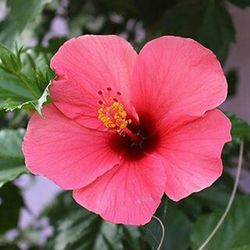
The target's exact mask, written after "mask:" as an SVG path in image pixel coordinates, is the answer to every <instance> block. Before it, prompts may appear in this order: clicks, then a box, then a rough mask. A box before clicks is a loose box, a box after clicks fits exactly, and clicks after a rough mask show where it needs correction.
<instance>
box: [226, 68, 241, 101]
mask: <svg viewBox="0 0 250 250" xmlns="http://www.w3.org/2000/svg"><path fill="white" fill-rule="evenodd" d="M226 77H227V83H228V97H233V96H235V95H236V94H237V87H238V82H239V75H238V72H237V71H236V70H235V69H231V70H229V71H228V72H227V74H226Z"/></svg>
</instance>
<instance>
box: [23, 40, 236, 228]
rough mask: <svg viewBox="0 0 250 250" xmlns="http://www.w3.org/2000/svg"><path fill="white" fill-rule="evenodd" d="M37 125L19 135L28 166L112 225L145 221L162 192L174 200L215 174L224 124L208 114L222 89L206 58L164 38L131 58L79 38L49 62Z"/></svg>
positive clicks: (112, 45) (125, 48) (216, 68)
mask: <svg viewBox="0 0 250 250" xmlns="http://www.w3.org/2000/svg"><path fill="white" fill-rule="evenodd" d="M51 68H52V69H53V70H54V71H55V73H56V75H57V77H56V79H55V80H53V84H52V86H51V88H50V92H51V97H52V103H51V104H49V105H47V106H45V108H44V118H41V117H40V116H39V115H38V114H34V115H33V116H32V118H31V120H30V121H29V124H28V128H27V133H26V135H25V138H24V143H23V152H24V155H25V160H26V165H27V167H28V169H29V170H30V171H31V172H32V173H34V174H36V175H43V176H45V177H47V178H49V179H51V180H52V181H54V182H55V183H56V184H57V185H58V186H60V187H61V188H62V189H65V190H73V197H74V199H75V200H76V202H78V203H79V204H80V205H81V206H83V207H85V208H87V209H88V210H90V211H93V212H95V213H97V214H99V215H100V216H101V217H102V218H104V219H105V220H107V221H110V222H113V223H124V224H131V225H142V224H145V223H147V222H149V221H150V219H151V218H152V216H153V214H154V212H155V211H156V209H157V207H158V206H159V204H160V202H161V198H162V196H163V194H164V193H165V194H166V195H167V196H168V197H169V198H170V199H172V200H174V201H179V200H180V199H183V198H185V197H187V196H188V195H190V194H192V193H194V192H198V191H200V190H202V189H204V188H206V187H208V186H210V185H211V184H212V183H213V182H214V181H215V180H216V179H217V178H218V177H219V176H220V175H221V173H222V170H223V166H222V161H221V152H222V148H223V145H224V144H225V143H226V142H228V141H230V140H231V136H230V128H231V124H230V121H229V120H228V118H227V117H226V116H225V115H224V114H223V113H222V112H221V111H219V110H218V109H216V107H217V106H218V105H220V104H221V103H222V102H223V101H224V100H225V98H226V95H227V83H226V79H225V76H224V74H223V70H222V68H221V66H220V63H219V62H218V60H217V59H216V57H215V55H214V54H213V53H212V52H211V51H210V50H208V49H207V48H205V47H203V46H202V45H200V44H199V43H197V42H196V41H194V40H192V39H186V38H181V37H174V36H164V37H160V38H157V39H155V40H152V41H150V42H149V43H147V44H146V45H145V46H144V47H143V49H142V50H141V51H140V53H139V54H137V53H136V52H135V50H134V49H133V48H132V46H131V45H130V44H129V43H128V42H127V41H125V40H124V39H122V38H120V37H118V36H113V35H108V36H97V35H85V36H81V37H78V38H73V39H71V40H69V41H67V42H66V43H65V44H63V45H62V47H61V48H60V49H59V51H58V52H57V53H56V54H55V55H54V57H53V58H52V61H51Z"/></svg>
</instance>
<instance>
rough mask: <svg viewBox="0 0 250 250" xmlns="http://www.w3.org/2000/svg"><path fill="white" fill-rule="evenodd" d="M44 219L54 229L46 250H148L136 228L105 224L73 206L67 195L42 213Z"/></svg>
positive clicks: (63, 194) (56, 200) (67, 193)
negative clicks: (46, 219) (45, 218)
mask: <svg viewBox="0 0 250 250" xmlns="http://www.w3.org/2000/svg"><path fill="white" fill-rule="evenodd" d="M43 217H47V218H48V219H49V222H50V224H51V226H52V227H54V234H53V235H52V236H51V239H50V241H49V244H48V245H46V247H47V248H48V249H54V250H57V249H58V250H59V249H60V250H61V249H64V250H78V249H79V250H81V249H88V250H99V249H102V250H119V249H122V250H124V249H130V250H142V249H148V248H146V246H147V244H146V242H145V241H143V240H142V237H141V232H140V230H139V228H138V227H132V226H130V227H129V226H124V225H114V224H110V223H108V222H105V221H104V220H102V219H101V218H100V217H99V216H97V215H95V214H93V213H90V212H88V211H87V210H86V209H84V208H83V207H80V206H79V205H78V204H76V203H75V202H74V201H73V199H72V195H71V194H70V193H69V192H63V193H61V194H59V195H58V196H57V197H56V199H55V200H54V202H53V203H51V204H50V205H49V206H48V207H47V208H45V209H44V211H42V213H41V215H40V216H39V218H43ZM47 248H46V249H47Z"/></svg>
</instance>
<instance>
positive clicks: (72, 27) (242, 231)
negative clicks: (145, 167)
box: [0, 0, 250, 250]
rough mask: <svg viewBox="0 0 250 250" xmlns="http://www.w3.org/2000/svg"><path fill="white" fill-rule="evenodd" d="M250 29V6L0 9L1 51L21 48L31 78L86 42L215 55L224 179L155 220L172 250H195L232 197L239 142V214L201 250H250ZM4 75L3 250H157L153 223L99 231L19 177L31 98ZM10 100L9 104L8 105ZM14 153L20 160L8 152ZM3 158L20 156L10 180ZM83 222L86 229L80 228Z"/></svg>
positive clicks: (190, 0)
mask: <svg viewBox="0 0 250 250" xmlns="http://www.w3.org/2000/svg"><path fill="white" fill-rule="evenodd" d="M249 26H250V1H249V0H154V1H149V0H137V1H136V0H126V1H125V0H92V1H91V0H78V1H70V0H53V1H52V0H41V1H36V0H6V1H5V0H0V42H1V43H2V44H3V45H4V46H6V47H7V48H9V49H10V50H12V51H15V50H16V48H20V47H24V48H25V51H24V52H23V53H24V55H23V56H22V58H23V59H22V60H23V61H22V67H23V69H24V72H25V74H27V75H28V76H29V77H31V76H30V72H29V69H28V68H29V67H31V65H33V64H35V70H41V72H45V71H48V65H49V60H50V58H51V56H52V55H53V54H54V53H55V52H56V51H57V49H58V47H59V46H60V45H62V44H63V42H64V41H66V40H67V39H69V38H71V37H73V36H79V35H82V34H117V35H120V36H122V37H124V38H125V39H127V40H128V41H130V42H131V43H132V44H133V46H134V47H135V48H136V50H137V51H139V50H140V49H141V48H142V46H143V45H144V44H145V43H146V42H147V41H149V40H151V39H153V38H156V37H158V36H162V35H170V34H171V35H179V36H184V37H192V38H194V39H196V40H197V41H199V42H200V43H202V44H203V45H204V46H206V47H208V48H210V49H211V50H212V51H213V52H214V53H215V54H216V55H217V57H218V59H219V60H220V62H221V64H222V65H223V68H224V71H225V74H226V76H227V80H228V84H229V96H228V99H227V101H226V102H225V103H224V104H223V105H222V107H221V108H222V109H223V111H225V112H229V113H233V114H235V115H236V116H233V115H232V114H229V113H228V115H229V116H230V118H231V119H232V120H233V121H234V122H235V124H236V125H235V129H234V135H235V137H234V141H233V142H232V143H231V144H230V145H229V146H227V148H226V149H225V150H224V155H223V157H224V158H223V160H224V162H225V165H226V171H225V173H224V175H223V178H222V179H221V180H220V181H219V182H218V183H217V184H216V185H215V186H214V187H213V188H211V189H209V190H206V191H204V192H202V193H200V194H195V195H192V196H191V198H188V199H185V200H184V201H183V202H180V203H179V204H174V203H173V202H171V201H168V200H167V199H166V198H164V201H163V204H162V206H161V207H160V209H159V210H158V212H157V213H158V215H159V216H160V218H162V220H164V224H165V221H166V224H165V226H166V230H167V236H166V239H165V241H164V246H163V248H162V249H170V250H172V249H174V250H178V249H180V250H185V249H197V247H198V246H199V245H200V243H201V242H202V241H203V240H204V239H205V237H206V235H208V234H209V232H210V231H211V230H212V228H213V225H215V223H216V220H217V219H218V218H219V215H220V214H221V213H222V211H223V209H225V207H226V204H227V201H228V199H229V196H230V192H231V190H232V186H233V182H234V175H235V167H236V165H237V157H238V149H239V138H240V137H246V142H245V153H244V171H243V174H242V176H241V181H240V191H239V193H240V194H239V196H240V197H239V204H240V208H239V207H237V206H236V207H235V208H234V210H233V213H234V214H232V215H231V217H230V218H231V221H229V222H227V223H225V224H226V226H225V228H224V229H221V231H220V232H219V235H218V236H216V237H215V238H214V240H213V241H212V243H211V244H210V245H209V246H208V248H207V249H211V250H217V249H220V250H221V249H225V250H230V249H238V247H245V248H239V249H242V250H249V249H250V240H247V239H248V238H249V232H250V212H248V213H247V214H245V213H246V211H245V212H244V213H243V214H242V209H243V208H246V210H248V211H249V207H250V200H249V197H248V193H250V174H249V171H248V169H249V167H250V166H249V161H248V160H249V153H250V152H249V148H250V147H249V141H250V138H249V137H250V128H249V127H248V125H247V123H245V122H244V121H242V120H239V119H238V118H241V119H243V120H245V121H247V122H250V97H249V96H250V83H249V81H250V75H249V72H250V32H249ZM26 52H27V53H30V54H27V55H28V56H27V58H29V56H30V55H32V56H33V57H31V59H30V60H26V59H25V58H26V54H25V53H26ZM0 53H1V50H0ZM0 58H1V56H0ZM32 63H33V64H32ZM39 67H40V68H39ZM37 68H38V69H37ZM1 70H2V71H0V103H1V102H2V103H3V105H2V107H3V109H5V110H7V111H8V110H10V111H9V112H7V113H6V112H5V111H0V129H1V130H2V134H1V130H0V139H1V140H2V146H1V141H0V187H1V186H2V185H1V182H2V184H5V185H3V187H2V188H1V189H0V249H56V250H57V249H58V250H61V249H70V250H71V249H72V250H75V249H79V250H81V249H83V250H85V249H87V250H88V249H100V250H102V249H104V250H105V249H125V250H126V249H127V250H128V249H132V250H133V249H135V250H136V249H156V246H157V244H158V242H159V238H160V233H161V231H160V228H159V225H157V223H155V222H151V223H150V225H148V226H146V227H144V228H139V229H138V228H133V227H121V228H120V227H118V228H114V227H113V226H112V225H108V224H107V225H108V226H107V228H105V227H106V226H105V227H104V226H103V225H102V223H103V222H101V221H100V219H99V218H96V217H91V216H92V215H89V214H88V213H87V212H86V213H84V214H81V213H80V212H79V211H80V210H79V207H78V206H77V205H75V204H74V203H73V201H72V200H71V197H70V195H69V194H68V193H60V192H61V191H60V190H59V188H58V187H56V186H55V185H54V184H53V183H52V182H49V181H48V180H46V179H44V178H42V177H34V176H31V175H28V174H23V175H21V176H20V177H18V176H19V175H20V174H21V173H23V172H25V170H24V167H23V166H22V169H21V168H19V166H20V165H23V157H22V154H21V151H20V147H21V146H20V145H21V138H22V136H23V132H22V128H24V129H25V127H26V124H27V120H28V117H29V112H25V111H23V110H22V109H21V110H19V108H18V105H22V103H24V102H27V101H30V100H32V98H31V97H29V96H30V93H27V94H26V92H24V93H25V94H22V95H21V94H20V93H21V92H22V91H25V90H23V89H20V90H19V85H18V83H17V80H16V79H15V77H14V76H15V74H14V73H13V72H7V71H5V70H3V69H1ZM6 72H7V75H8V77H7V76H6ZM39 72H40V71H39ZM10 75H11V76H13V77H10ZM32 77H33V75H32ZM35 79H37V78H35ZM46 79H47V78H44V79H43V81H42V84H40V85H39V88H40V89H41V91H44V89H45V87H46V86H47V84H48V83H49V82H48V81H47V80H46ZM41 93H42V92H41ZM17 96H18V98H17ZM15 98H16V99H15ZM6 100H11V102H7V104H6ZM14 101H15V103H14ZM13 103H14V104H13ZM16 103H18V105H17V104H16ZM0 107H1V104H0ZM6 107H7V108H6ZM29 109H30V108H28V110H29ZM11 110H13V111H11ZM236 117H238V118H236ZM6 129H7V130H8V131H7V130H6ZM17 129H18V131H19V132H20V131H21V132H20V135H19V134H17V133H19V132H17ZM20 129H21V130H20ZM9 130H11V132H10V131H9ZM12 130H15V131H14V132H13V131H12ZM6 131H7V132H6ZM9 132H10V133H12V132H13V133H14V134H15V135H14V136H15V137H11V138H12V139H11V140H10V139H8V138H7V137H6V136H7V135H8V133H9ZM6 134H7V135H6ZM11 136H12V135H11ZM6 138H7V139H6ZM18 138H19V139H18ZM5 143H6V144H5ZM13 144H15V145H16V149H15V150H16V151H15V152H16V155H15V154H13V152H12V151H13ZM18 146H19V148H18ZM6 149H7V150H9V151H11V152H10V153H9V154H8V155H7V154H4V153H1V150H2V151H6ZM6 155H7V156H6ZM8 157H9V158H10V159H12V160H13V158H15V157H16V158H17V159H18V160H19V161H20V163H18V164H16V163H15V164H14V163H13V164H14V166H15V168H16V169H18V170H15V171H16V172H15V173H14V174H13V173H12V172H11V174H8V173H7V174H6V176H8V178H7V177H5V176H4V175H5V173H6V172H3V171H2V172H1V167H2V168H4V167H5V166H7V167H6V168H9V166H8V164H9V163H8V164H7V163H6V162H7V161H8V162H10V161H9V158H8ZM6 164H7V165H6ZM12 166H13V165H11V167H12ZM8 171H9V169H8ZM1 174H2V177H1ZM9 176H11V177H9ZM16 177H18V178H17V179H16ZM12 180H13V181H12ZM6 183H7V184H6ZM246 197H247V198H246ZM246 200H247V201H246ZM248 205H249V206H248ZM166 206H167V207H168V210H167V212H166V210H165V207H166ZM165 212H166V214H167V215H166V214H165ZM240 213H241V215H240ZM74 215H75V216H74ZM67 218H69V219H68V221H67ZM236 218H237V219H238V220H239V221H238V222H235V220H236ZM79 221H80V222H82V224H77V223H79ZM85 222H86V224H84V223H85ZM242 223H243V224H242ZM97 225H99V226H100V225H102V227H100V229H98V230H99V231H98V232H97V233H93V232H92V231H90V229H86V228H91V226H92V227H93V228H94V227H95V228H96V226H97ZM204 225H205V226H204ZM235 228H236V229H235ZM234 229H235V230H237V231H236V233H235V231H234ZM225 230H227V231H226V233H225ZM79 232H81V233H79ZM225 234H226V235H225ZM118 236H119V237H118ZM47 239H48V241H47ZM90 239H91V240H90ZM110 239H112V241H111V242H109V241H110ZM88 241H90V242H88ZM86 242H87V243H86ZM107 242H108V243H107ZM112 247H113V248H112ZM246 247H249V248H246Z"/></svg>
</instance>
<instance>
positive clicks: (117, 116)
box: [98, 102, 131, 132]
mask: <svg viewBox="0 0 250 250" xmlns="http://www.w3.org/2000/svg"><path fill="white" fill-rule="evenodd" d="M98 119H99V120H100V121H102V123H103V124H104V125H105V126H106V127H107V128H115V129H117V131H118V132H121V131H122V130H123V129H124V128H126V127H127V125H128V124H129V123H130V122H131V120H129V119H127V112H126V111H125V109H124V106H123V105H122V104H121V103H119V102H113V103H112V104H111V105H110V106H107V105H105V104H102V105H101V107H100V108H99V109H98Z"/></svg>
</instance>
